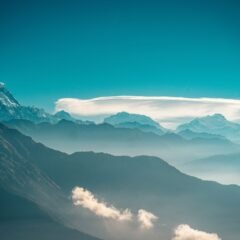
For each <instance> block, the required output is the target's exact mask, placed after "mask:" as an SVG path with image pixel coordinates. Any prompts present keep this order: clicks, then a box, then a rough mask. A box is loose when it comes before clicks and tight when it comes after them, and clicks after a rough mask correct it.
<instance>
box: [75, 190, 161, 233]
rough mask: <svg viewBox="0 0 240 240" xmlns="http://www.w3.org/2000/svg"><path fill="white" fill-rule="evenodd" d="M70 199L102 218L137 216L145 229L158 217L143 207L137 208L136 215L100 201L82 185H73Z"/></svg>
mask: <svg viewBox="0 0 240 240" xmlns="http://www.w3.org/2000/svg"><path fill="white" fill-rule="evenodd" d="M72 200H73V204H74V205H75V206H80V207H83V208H86V209H88V210H89V211H91V212H92V213H94V214H95V215H97V216H100V217H102V218H108V219H114V220H116V221H133V220H134V219H136V218H137V220H138V222H139V224H140V227H141V228H142V229H145V230H149V229H151V228H153V227H154V222H155V221H156V220H157V219H158V217H157V216H155V215H154V214H153V213H151V212H148V211H146V210H144V209H139V210H138V215H137V216H134V215H133V214H132V212H131V211H130V210H129V209H125V210H119V209H117V208H116V207H114V206H112V205H111V204H107V203H106V202H103V201H100V200H99V199H97V198H96V197H95V196H94V194H93V193H91V192H90V191H88V190H87V189H84V188H82V187H75V188H74V189H73V190H72Z"/></svg>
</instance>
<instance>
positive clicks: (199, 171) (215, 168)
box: [181, 153, 240, 185]
mask: <svg viewBox="0 0 240 240" xmlns="http://www.w3.org/2000/svg"><path fill="white" fill-rule="evenodd" d="M181 169H182V170H183V171H185V172H187V173H189V174H192V175H194V176H198V177H201V178H203V179H209V180H213V179H214V180H217V181H219V182H222V183H227V184H229V183H236V184H239V185H240V175H239V173H240V153H235V154H227V155H215V156H211V157H208V158H203V159H198V160H194V161H190V162H188V163H186V164H184V165H183V166H182V168H181Z"/></svg>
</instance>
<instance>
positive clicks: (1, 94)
mask: <svg viewBox="0 0 240 240" xmlns="http://www.w3.org/2000/svg"><path fill="white" fill-rule="evenodd" d="M0 105H4V106H5V107H11V108H12V107H18V106H20V104H19V103H18V101H17V100H16V99H15V98H14V97H13V95H12V94H11V93H10V92H9V91H8V90H7V88H6V87H5V84H4V83H2V82H0Z"/></svg>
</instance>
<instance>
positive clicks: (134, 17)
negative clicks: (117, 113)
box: [0, 0, 240, 110]
mask: <svg viewBox="0 0 240 240" xmlns="http://www.w3.org/2000/svg"><path fill="white" fill-rule="evenodd" d="M0 4H1V6H0V68H1V69H0V81H2V82H5V83H6V85H7V87H8V89H10V90H11V92H12V93H13V94H14V95H15V96H16V98H17V99H18V100H19V101H20V102H22V103H24V104H27V105H37V106H40V107H45V108H46V109H47V110H52V109H53V103H54V102H55V101H56V100H57V99H58V98H65V97H78V98H91V97H99V96H109V95H146V96H151V95H157V96H161V95H167V96H184V97H202V96H205V97H226V98H240V91H239V89H240V14H239V12H240V1H238V0H236V1H232V0H225V1H222V0H215V1H213V0H206V1H204V0H189V1H186V0H181V1H180V0H176V1H173V0H168V1H160V0H159V1H151V0H147V1H140V0H137V1H131V0H127V1H125V0H120V1H117V0H116V1H115V0H109V1H104V0H102V1H100V0H96V1H93V0H86V1H81V0H78V1H77V0H76V1H72V0H68V1H61V0H58V1H51V0H48V1H43V0H42V1H37V0H34V1H32V0H29V1H27V0H26V1H25V0H21V1H18V0H15V1H12V0H6V1H3V0H1V1H0Z"/></svg>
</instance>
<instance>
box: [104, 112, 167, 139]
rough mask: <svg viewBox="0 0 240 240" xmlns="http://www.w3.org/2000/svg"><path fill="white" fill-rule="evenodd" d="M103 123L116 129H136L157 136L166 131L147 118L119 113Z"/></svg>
mask: <svg viewBox="0 0 240 240" xmlns="http://www.w3.org/2000/svg"><path fill="white" fill-rule="evenodd" d="M104 123H108V124H111V125H113V126H116V127H123V128H138V129H140V130H142V131H144V132H155V133H157V134H163V133H165V132H166V131H167V130H166V129H165V128H163V127H162V126H161V125H160V124H159V123H158V122H156V121H154V120H153V119H151V118H150V117H148V116H145V115H140V114H132V113H127V112H119V113H117V114H115V115H112V116H110V117H107V118H105V119H104Z"/></svg>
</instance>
